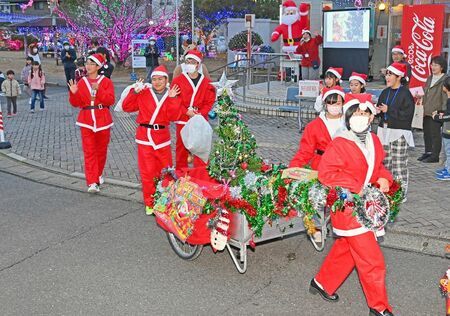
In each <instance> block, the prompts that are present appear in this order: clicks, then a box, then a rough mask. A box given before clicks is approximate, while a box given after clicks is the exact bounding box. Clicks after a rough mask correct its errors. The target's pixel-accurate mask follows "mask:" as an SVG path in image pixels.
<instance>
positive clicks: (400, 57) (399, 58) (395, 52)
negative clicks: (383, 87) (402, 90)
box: [380, 45, 411, 88]
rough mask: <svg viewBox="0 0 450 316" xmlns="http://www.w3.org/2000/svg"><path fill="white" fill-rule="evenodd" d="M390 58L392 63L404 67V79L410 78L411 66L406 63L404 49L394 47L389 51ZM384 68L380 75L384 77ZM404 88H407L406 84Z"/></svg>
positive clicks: (398, 46) (397, 46)
mask: <svg viewBox="0 0 450 316" xmlns="http://www.w3.org/2000/svg"><path fill="white" fill-rule="evenodd" d="M391 57H392V62H393V63H400V64H404V65H405V67H406V77H408V78H411V65H410V64H409V63H408V62H407V61H406V54H405V51H404V49H403V48H402V47H401V46H400V45H395V46H394V47H393V48H392V50H391ZM386 70H387V69H386V68H382V69H381V70H380V71H381V73H382V74H383V75H384V76H386ZM404 86H406V87H407V88H409V85H408V82H405V83H404Z"/></svg>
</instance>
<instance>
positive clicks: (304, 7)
mask: <svg viewBox="0 0 450 316" xmlns="http://www.w3.org/2000/svg"><path fill="white" fill-rule="evenodd" d="M299 9H300V15H301V16H305V15H308V14H309V3H303V2H302V3H300V5H299Z"/></svg>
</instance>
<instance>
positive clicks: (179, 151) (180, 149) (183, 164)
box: [175, 124, 207, 170]
mask: <svg viewBox="0 0 450 316" xmlns="http://www.w3.org/2000/svg"><path fill="white" fill-rule="evenodd" d="M183 127H184V125H182V124H177V145H176V153H175V160H176V164H177V165H176V168H177V170H181V169H183V168H187V167H188V161H187V160H188V156H189V151H188V150H187V149H186V147H184V144H183V141H182V140H181V129H182V128H183ZM193 163H194V168H197V167H206V165H207V163H205V162H203V160H201V159H200V158H198V157H197V156H194V162H193Z"/></svg>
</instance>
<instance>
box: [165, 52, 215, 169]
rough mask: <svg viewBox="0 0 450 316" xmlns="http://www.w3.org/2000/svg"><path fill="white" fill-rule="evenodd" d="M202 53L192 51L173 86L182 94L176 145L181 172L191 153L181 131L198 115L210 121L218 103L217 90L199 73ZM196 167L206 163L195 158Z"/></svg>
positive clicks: (178, 165) (177, 162)
mask: <svg viewBox="0 0 450 316" xmlns="http://www.w3.org/2000/svg"><path fill="white" fill-rule="evenodd" d="M201 62H202V53H200V52H199V51H198V50H191V51H189V52H188V53H187V54H186V56H185V65H183V67H182V68H183V73H182V75H180V76H178V77H176V78H174V79H173V81H172V86H175V85H177V86H178V87H180V90H181V93H180V95H179V97H180V98H181V117H180V119H179V120H178V121H176V122H175V123H176V124H177V144H176V168H177V170H181V169H183V168H187V167H188V157H189V152H188V150H187V149H186V147H184V144H183V141H182V139H181V134H180V132H181V129H182V128H183V127H184V125H186V122H187V121H188V120H189V119H190V118H191V117H193V116H194V115H196V114H201V115H202V116H203V117H204V118H205V119H206V120H208V113H209V111H211V109H212V107H213V105H214V102H215V101H216V90H215V88H214V86H213V85H211V80H209V79H208V78H207V77H206V76H204V75H202V74H200V73H199V72H198V69H199V67H201ZM193 163H194V167H204V166H206V163H205V162H203V161H202V160H201V159H200V158H199V157H196V156H194V160H193Z"/></svg>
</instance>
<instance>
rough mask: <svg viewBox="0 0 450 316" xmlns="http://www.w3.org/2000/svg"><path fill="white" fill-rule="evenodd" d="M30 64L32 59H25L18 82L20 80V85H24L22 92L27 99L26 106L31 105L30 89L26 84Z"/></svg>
mask: <svg viewBox="0 0 450 316" xmlns="http://www.w3.org/2000/svg"><path fill="white" fill-rule="evenodd" d="M32 63H33V58H31V57H27V59H26V62H25V66H24V67H23V68H22V72H21V74H20V80H22V83H23V85H24V91H25V93H26V94H27V95H28V97H29V100H28V104H31V89H30V85H29V84H28V77H29V76H30V72H31V68H32Z"/></svg>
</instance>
